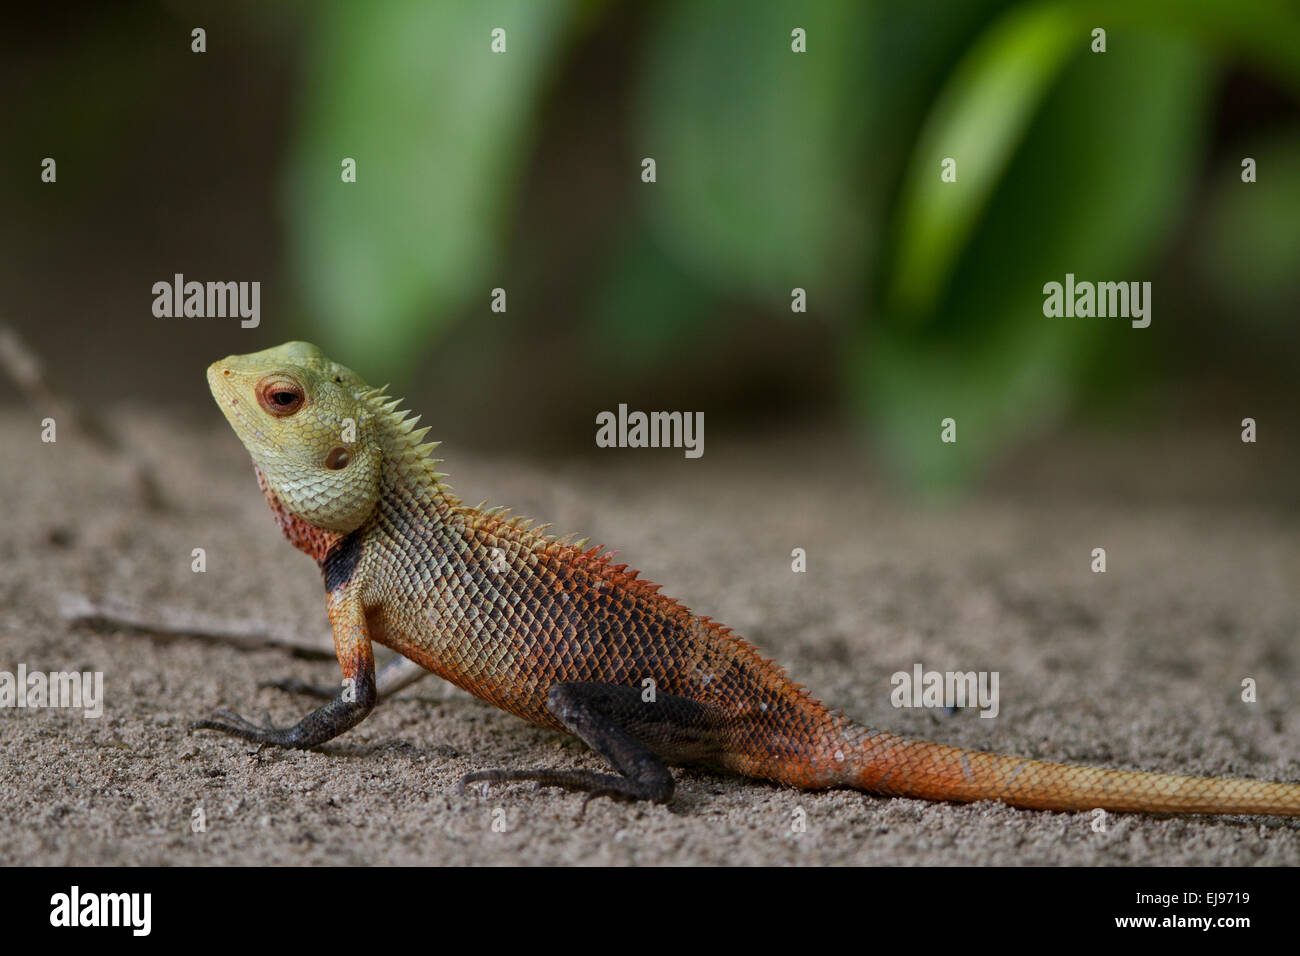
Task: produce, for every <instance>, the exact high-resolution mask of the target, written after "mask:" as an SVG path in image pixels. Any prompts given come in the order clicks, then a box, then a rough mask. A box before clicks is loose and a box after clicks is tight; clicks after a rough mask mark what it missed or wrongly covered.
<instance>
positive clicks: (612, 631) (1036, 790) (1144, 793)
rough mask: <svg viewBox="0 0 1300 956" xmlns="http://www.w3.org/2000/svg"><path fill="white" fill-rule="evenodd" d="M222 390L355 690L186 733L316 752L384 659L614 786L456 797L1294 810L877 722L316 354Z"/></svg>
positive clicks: (1258, 795) (352, 715)
mask: <svg viewBox="0 0 1300 956" xmlns="http://www.w3.org/2000/svg"><path fill="white" fill-rule="evenodd" d="M207 379H208V383H209V386H210V388H211V391H212V395H213V397H214V399H215V400H216V402H217V404H218V405H219V407H220V408H221V411H222V412H223V413H224V414H225V417H226V419H227V420H228V421H229V423H230V425H231V426H232V427H233V429H234V431H235V434H236V435H237V436H238V437H239V439H240V440H241V441H242V443H243V444H244V446H245V448H246V449H247V451H248V453H249V455H250V456H251V458H252V460H253V464H254V470H255V472H256V476H257V481H258V484H259V485H260V487H261V490H262V492H263V494H264V495H265V497H266V500H267V502H268V504H269V505H270V508H271V511H272V513H273V514H274V516H275V520H276V522H277V523H278V524H279V527H280V529H281V530H282V531H283V533H284V535H285V537H287V538H288V540H289V541H290V542H291V543H292V544H293V545H294V546H295V547H297V548H298V549H299V550H301V551H303V552H305V553H306V554H307V555H309V556H310V557H311V558H312V559H314V560H315V561H316V562H317V564H318V565H319V567H320V570H321V573H322V576H323V578H324V584H325V591H326V606H327V609H328V612H329V619H330V623H331V627H332V630H333V637H334V649H335V652H336V655H337V658H338V663H339V667H340V669H341V672H342V676H343V680H342V682H341V684H340V685H339V688H338V690H337V692H336V693H334V694H332V695H331V697H330V699H329V700H328V701H327V702H326V703H324V704H323V705H322V706H320V707H319V708H318V709H316V710H314V711H313V712H311V713H309V714H307V715H306V716H305V717H303V718H302V719H301V720H300V721H299V722H298V723H296V724H293V725H291V726H286V727H278V726H274V725H273V724H271V722H270V719H269V718H267V720H266V722H265V724H257V723H254V722H252V721H249V720H246V719H244V718H243V717H240V716H239V715H238V714H235V713H233V712H231V711H229V710H218V711H216V712H215V713H213V714H212V716H211V717H209V718H207V719H203V720H198V721H196V722H194V723H193V724H192V725H191V728H190V729H191V731H193V730H204V729H206V730H213V731H221V732H224V733H227V734H231V735H233V736H235V737H238V738H241V739H243V740H246V741H250V742H254V743H257V744H259V745H264V746H275V747H283V748H314V747H317V746H318V745H320V744H323V743H325V742H326V741H328V740H331V739H333V738H335V737H337V736H338V735H340V734H342V733H344V732H345V731H347V730H349V729H350V728H352V727H354V726H356V725H357V724H358V723H359V722H360V721H361V720H363V719H364V718H365V717H366V715H367V714H369V713H370V711H371V710H372V709H373V708H374V706H375V704H376V702H377V700H378V699H379V689H380V688H381V687H382V686H383V684H384V681H382V680H381V681H379V683H378V684H377V681H376V671H375V659H374V651H373V644H375V643H378V644H380V645H383V646H386V647H388V648H389V649H391V650H393V651H396V652H397V653H398V654H400V655H402V658H405V659H407V660H408V661H410V662H413V664H414V665H418V666H419V667H420V668H423V669H424V670H426V671H429V672H432V673H433V674H436V675H438V676H440V677H442V678H444V679H445V680H447V681H450V682H451V683H452V684H455V685H457V686H459V687H461V688H463V689H465V690H466V691H468V692H469V693H470V694H472V695H474V696H475V697H478V698H481V699H482V700H484V701H487V702H488V703H490V704H493V705H494V706H496V707H499V708H501V709H502V710H504V711H507V712H508V713H511V714H514V715H515V716H517V717H520V718H523V719H524V720H527V721H531V722H532V723H534V724H538V725H540V726H542V727H546V728H549V729H552V730H555V731H562V732H568V733H570V734H573V735H576V736H577V737H578V738H580V739H581V740H582V741H583V742H584V743H586V744H587V746H589V747H590V748H591V749H592V750H594V751H595V752H596V753H598V754H600V755H601V756H602V757H603V758H605V760H607V761H608V762H609V764H611V765H612V767H613V769H614V770H615V771H616V772H614V773H602V772H598V771H594V770H585V769H567V770H565V769H488V770H478V771H475V772H472V773H469V774H466V775H465V776H463V777H462V778H461V781H460V790H461V792H462V793H463V792H464V790H465V788H466V787H467V786H469V785H472V784H476V783H481V784H482V785H483V786H484V787H487V786H489V785H491V784H503V783H510V782H516V781H532V782H534V783H535V784H537V785H538V786H554V787H559V788H563V789H568V790H576V791H582V792H586V793H587V794H588V796H587V799H588V800H590V799H592V798H593V797H596V796H606V797H613V798H619V799H626V800H645V801H652V802H656V803H666V802H668V801H670V800H671V798H672V797H673V794H674V790H675V779H674V776H673V774H672V772H671V771H670V769H669V765H670V764H702V765H705V766H707V767H711V768H714V769H717V770H720V771H723V772H731V773H734V774H740V775H742V776H745V777H750V778H755V779H759V780H764V781H770V782H773V783H776V784H784V785H789V786H793V787H799V788H805V789H811V790H821V789H830V788H837V787H840V788H853V789H857V790H861V791H865V792H868V793H872V794H878V795H883V796H903V797H913V798H923V799H928V800H936V801H951V802H958V803H962V802H971V801H978V800H993V801H1000V802H1002V803H1005V804H1009V805H1011V806H1014V807H1022V808H1030V809H1041V810H1055V811H1084V810H1093V809H1096V808H1100V809H1103V810H1107V811H1115V812H1148V813H1199V814H1217V813H1233V814H1276V815H1300V784H1288V783H1272V782H1266V781H1260V780H1243V779H1228V778H1217V777H1197V776H1181V775H1172V774H1162V773H1148V772H1140V771H1126V770H1110V769H1103V768H1099V767H1088V766H1075V765H1067V764H1059V763H1051V762H1046V761H1041V760H1033V759H1026V758H1020V757H1014V756H1005V755H1000V754H995V753H987V752H983V751H976V750H970V749H963V748H960V747H955V746H948V745H944V744H939V743H931V742H928V741H924V740H918V739H913V738H909V737H903V736H896V735H894V734H891V733H889V732H886V731H884V730H875V729H870V728H867V727H865V726H863V725H861V724H858V723H856V722H854V721H853V720H851V719H850V718H848V717H847V716H845V714H844V713H843V712H842V711H838V710H831V709H829V708H827V707H826V706H825V705H824V704H823V703H822V702H821V701H819V700H818V699H816V698H815V697H813V696H811V695H810V694H809V692H808V691H807V690H805V689H804V688H803V687H801V686H800V685H798V684H797V683H795V682H794V681H793V680H792V679H791V678H790V677H789V676H788V674H787V673H786V671H785V670H784V669H782V668H781V666H780V665H778V664H777V663H775V662H774V661H772V660H770V659H768V658H765V657H763V656H762V654H761V653H760V652H759V651H758V649H757V648H756V647H755V646H754V645H752V644H750V643H749V642H747V641H745V640H744V639H743V638H741V637H740V636H738V635H737V634H735V633H733V632H732V631H731V630H730V629H729V628H727V627H726V626H724V625H723V624H721V623H719V622H717V621H714V620H712V619H710V618H709V617H706V616H697V615H695V614H693V613H692V612H691V611H690V610H688V609H687V608H686V607H684V606H683V605H682V604H680V603H678V602H677V601H675V600H673V599H672V598H670V597H668V596H666V595H664V594H662V593H661V592H660V589H659V587H658V586H657V585H654V584H652V583H650V582H648V581H646V580H644V579H642V578H641V577H640V575H639V573H638V572H636V571H634V570H629V569H628V568H627V566H626V565H623V564H614V563H613V562H612V561H611V555H610V553H608V552H603V551H602V549H601V548H599V547H591V548H588V547H587V541H586V540H582V541H573V540H572V536H570V537H568V538H564V537H559V536H555V535H552V534H550V533H548V526H545V525H543V526H540V527H534V526H533V525H532V523H531V520H530V519H524V518H518V517H511V516H509V514H508V513H506V512H503V511H502V510H500V509H494V508H485V507H483V506H479V507H468V506H466V505H465V504H463V503H462V502H461V501H460V500H459V499H458V498H457V497H456V496H455V495H454V494H453V493H452V490H451V487H450V485H449V484H448V483H447V482H446V480H445V479H446V478H447V475H446V474H444V473H442V472H440V471H439V470H438V466H439V464H441V460H440V459H437V458H434V457H432V452H433V451H434V449H435V448H436V447H437V446H438V444H439V443H438V442H425V441H424V439H425V438H426V436H427V433H428V431H429V427H428V426H425V427H422V428H421V427H417V425H418V422H419V417H418V416H417V417H411V416H410V412H409V411H407V410H403V409H401V408H400V405H401V401H400V400H394V399H392V398H391V397H390V396H389V395H388V394H387V390H386V388H371V387H370V386H369V385H367V384H366V382H365V381H364V380H362V379H361V378H360V377H359V376H358V375H357V374H356V373H355V372H353V371H351V370H350V369H348V368H345V367H344V366H342V365H340V364H338V363H336V362H333V361H331V360H330V359H328V358H327V357H326V356H325V355H324V354H323V353H322V352H321V350H320V349H318V348H317V347H316V346H314V345H311V344H308V343H305V342H289V343H286V344H283V345H280V346H276V347H274V348H269V349H266V350H264V351H260V352H253V353H250V354H246V355H231V356H229V357H227V358H224V359H222V360H220V361H218V362H215V363H213V364H212V365H211V366H210V367H209V368H208V370H207ZM402 658H399V659H398V664H399V667H400V668H405V669H406V671H407V673H406V674H405V676H403V677H402V678H401V679H393V680H389V681H388V684H389V686H388V688H387V689H388V691H389V692H391V690H392V689H394V687H395V686H398V685H399V684H400V683H401V682H402V681H404V680H409V668H410V666H411V665H408V664H406V663H405V662H404V661H403V660H402ZM280 686H284V687H286V688H288V689H294V688H295V687H296V686H298V685H297V682H292V681H290V682H283V683H282V684H281V685H280ZM647 687H649V688H651V690H652V691H653V692H652V693H647ZM298 689H301V687H299V688H298ZM584 805H585V804H584Z"/></svg>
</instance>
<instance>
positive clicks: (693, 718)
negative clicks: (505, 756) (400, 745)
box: [460, 682, 718, 803]
mask: <svg viewBox="0 0 1300 956" xmlns="http://www.w3.org/2000/svg"><path fill="white" fill-rule="evenodd" d="M546 708H547V710H549V711H550V712H551V713H552V714H554V715H555V717H556V718H557V719H558V720H559V721H560V723H562V724H564V726H565V728H566V729H567V730H569V732H571V733H572V734H574V735H575V736H577V737H578V738H580V739H581V740H582V741H583V743H585V744H586V745H587V746H589V747H590V748H591V749H592V750H594V751H596V752H597V753H598V754H600V755H601V756H602V757H604V758H605V759H606V760H608V761H609V762H610V763H611V764H613V765H614V769H616V770H617V771H618V774H608V773H597V772H596V771H593V770H480V771H477V772H475V773H470V774H466V775H465V776H464V777H462V778H461V781H460V791H461V792H462V793H464V791H465V787H466V786H467V785H468V784H472V783H480V782H486V783H507V782H512V781H518V780H531V781H535V782H536V783H537V784H538V785H539V786H543V787H561V788H563V789H566V790H580V791H585V792H586V793H587V794H588V800H590V799H592V798H594V797H612V798H614V799H619V800H650V801H652V802H654V803H667V802H668V801H669V800H670V799H672V796H673V790H674V788H675V783H674V781H673V775H672V774H671V773H670V772H669V770H668V768H667V767H666V766H665V765H664V763H663V760H664V759H668V760H691V761H695V760H702V759H707V757H708V756H709V755H710V754H712V753H713V752H714V751H716V750H717V748H718V744H717V741H716V739H715V735H714V732H713V728H714V727H715V726H716V724H717V721H716V719H715V716H714V714H713V712H712V710H711V709H710V708H709V707H707V706H706V705H704V704H700V703H698V702H696V701H693V700H689V699H687V698H685V697H677V696H675V695H673V694H663V693H659V694H656V695H654V699H653V700H645V699H643V697H642V692H641V690H640V688H637V687H626V686H623V685H619V684H600V683H585V682H566V683H560V684H556V685H555V686H554V687H552V688H551V690H550V693H548V694H547V697H546Z"/></svg>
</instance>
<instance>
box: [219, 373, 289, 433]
mask: <svg viewBox="0 0 1300 956" xmlns="http://www.w3.org/2000/svg"><path fill="white" fill-rule="evenodd" d="M236 358H238V356H233V355H232V356H230V357H229V358H224V359H222V360H221V361H220V362H213V363H212V364H211V365H209V366H208V389H209V390H210V391H211V392H212V397H213V399H214V400H215V401H216V403H217V407H218V408H220V409H221V413H222V414H223V415H225V416H226V421H228V422H230V427H231V428H233V429H234V431H235V434H236V435H238V436H239V438H240V440H241V441H244V442H245V444H247V443H248V442H247V439H249V438H255V439H256V442H257V444H258V445H259V446H260V447H272V448H276V449H278V448H279V447H280V443H279V442H278V441H276V440H275V438H274V436H272V435H269V434H267V432H266V430H265V429H264V428H262V427H261V423H260V422H259V421H258V420H257V414H256V413H250V408H255V407H256V402H255V401H254V402H253V404H252V405H251V406H250V404H249V402H248V401H246V400H245V399H244V398H243V397H241V390H240V385H241V383H242V382H243V381H244V380H245V379H246V377H247V376H245V375H244V374H243V373H241V372H240V371H239V370H238V369H235V368H232V367H231V366H232V359H236Z"/></svg>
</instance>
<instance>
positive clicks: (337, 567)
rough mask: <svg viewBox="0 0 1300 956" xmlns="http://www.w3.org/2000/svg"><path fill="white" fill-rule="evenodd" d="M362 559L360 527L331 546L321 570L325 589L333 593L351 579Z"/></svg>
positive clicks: (321, 564)
mask: <svg viewBox="0 0 1300 956" xmlns="http://www.w3.org/2000/svg"><path fill="white" fill-rule="evenodd" d="M360 560H361V529H360V528H358V529H357V530H356V531H353V532H352V533H351V534H350V535H348V536H347V537H346V538H343V539H342V540H340V541H339V542H338V543H337V544H336V545H334V547H332V548H330V549H329V551H328V552H327V553H326V555H325V560H324V561H322V562H321V563H320V569H321V572H322V573H323V574H324V575H325V590H326V591H328V592H329V593H331V594H333V593H334V590H335V589H336V588H339V587H342V586H343V585H345V584H347V583H348V582H349V581H351V580H352V573H353V572H354V571H356V569H357V562H358V561H360Z"/></svg>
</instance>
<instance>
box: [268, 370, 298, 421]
mask: <svg viewBox="0 0 1300 956" xmlns="http://www.w3.org/2000/svg"><path fill="white" fill-rule="evenodd" d="M304 399H305V394H304V392H303V388H302V386H301V385H299V384H298V383H297V382H295V381H294V380H293V379H291V378H285V377H283V376H276V377H274V378H268V379H263V380H262V381H261V382H258V383H257V402H258V404H259V405H261V406H262V408H264V409H265V410H266V411H268V412H270V413H271V414H272V415H275V416H276V417H278V418H283V417H285V416H286V415H292V414H293V413H294V412H296V411H297V410H298V409H300V408H302V403H303V401H304Z"/></svg>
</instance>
